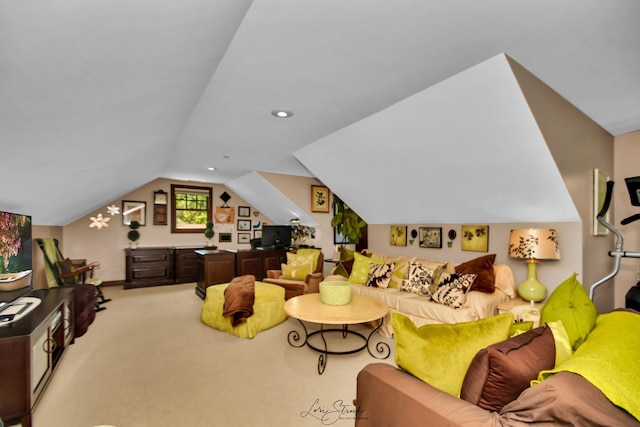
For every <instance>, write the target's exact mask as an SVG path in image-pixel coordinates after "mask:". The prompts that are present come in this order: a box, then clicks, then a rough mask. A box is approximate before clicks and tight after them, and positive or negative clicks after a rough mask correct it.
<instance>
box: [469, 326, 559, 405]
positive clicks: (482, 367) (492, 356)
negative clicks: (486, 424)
mask: <svg viewBox="0 0 640 427" xmlns="http://www.w3.org/2000/svg"><path fill="white" fill-rule="evenodd" d="M555 348H556V347H555V343H554V341H553V333H552V332H551V328H549V327H547V326H544V327H540V328H535V329H532V330H530V331H527V332H525V333H522V334H520V335H517V336H515V337H513V338H510V339H508V340H506V341H502V342H499V343H497V344H494V345H491V346H489V347H487V348H484V349H482V350H480V351H479V352H478V353H477V354H476V356H475V357H474V358H473V361H472V362H471V365H470V366H469V369H468V370H467V374H466V376H465V378H464V381H463V383H462V390H461V391H460V398H461V399H463V400H466V401H467V402H470V403H473V404H474V405H477V406H479V407H481V408H484V409H488V410H490V411H499V410H500V409H502V407H503V406H505V405H506V404H507V403H510V402H512V401H513V400H515V399H517V398H518V396H520V393H522V392H523V391H524V390H526V389H527V388H529V383H530V382H531V380H533V379H536V378H537V377H538V373H539V372H540V371H542V370H545V369H553V366H554V363H555V358H556V350H555Z"/></svg>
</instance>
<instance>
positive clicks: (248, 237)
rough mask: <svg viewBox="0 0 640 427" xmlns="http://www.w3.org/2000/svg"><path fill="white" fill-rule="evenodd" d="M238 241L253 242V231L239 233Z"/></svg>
mask: <svg viewBox="0 0 640 427" xmlns="http://www.w3.org/2000/svg"><path fill="white" fill-rule="evenodd" d="M238 243H251V233H238Z"/></svg>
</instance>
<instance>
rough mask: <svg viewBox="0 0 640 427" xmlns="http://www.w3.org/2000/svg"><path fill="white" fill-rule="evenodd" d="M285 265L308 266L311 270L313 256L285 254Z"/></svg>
mask: <svg viewBox="0 0 640 427" xmlns="http://www.w3.org/2000/svg"><path fill="white" fill-rule="evenodd" d="M287 264H288V265H289V266H290V267H300V266H301V265H304V264H309V266H310V267H311V268H312V269H313V255H311V254H294V253H291V252H287Z"/></svg>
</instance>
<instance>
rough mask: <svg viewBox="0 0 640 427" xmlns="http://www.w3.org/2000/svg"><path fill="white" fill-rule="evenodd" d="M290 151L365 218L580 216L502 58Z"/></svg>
mask: <svg viewBox="0 0 640 427" xmlns="http://www.w3.org/2000/svg"><path fill="white" fill-rule="evenodd" d="M327 153H331V158H332V161H331V162H327V161H326V158H327ZM294 154H295V156H296V157H297V158H298V159H299V160H300V161H301V162H302V163H303V164H304V165H305V166H306V167H307V168H308V169H309V170H310V171H312V172H313V173H314V174H315V175H316V176H317V177H318V178H319V179H320V180H321V181H322V182H323V183H325V184H326V185H328V186H329V187H330V188H331V189H332V190H333V191H334V192H335V193H336V194H337V195H338V196H339V197H341V198H342V199H343V200H345V201H346V202H347V203H348V204H349V205H350V206H351V207H352V208H353V209H354V210H355V211H356V212H358V213H359V214H360V215H361V216H362V217H363V218H364V219H365V220H366V221H367V222H368V223H370V224H390V223H391V224H392V223H408V224H419V223H468V222H470V221H474V222H483V223H485V222H486V223H501V222H531V221H542V222H546V221H549V222H565V221H580V217H579V215H578V212H577V210H576V208H575V206H574V204H573V202H572V200H571V197H570V195H569V192H568V191H567V189H566V186H565V185H564V182H563V180H562V177H561V175H560V173H559V171H558V169H557V167H556V165H555V163H554V160H553V157H552V156H551V154H550V152H549V149H548V147H547V145H546V143H545V141H544V139H543V137H542V135H541V133H540V131H539V129H538V127H537V125H536V122H535V119H534V117H533V116H532V114H531V111H530V110H529V108H528V106H527V103H526V100H525V99H524V96H523V94H522V92H521V91H520V88H519V86H518V84H517V82H516V80H515V77H514V76H513V73H512V71H511V68H510V67H509V64H508V61H507V58H506V57H505V55H498V56H496V57H493V58H491V59H489V60H487V61H485V62H483V63H481V64H478V65H476V66H474V67H472V68H470V69H468V70H465V71H463V72H461V73H459V74H457V75H455V76H453V77H451V78H449V79H447V80H445V81H443V82H441V83H438V84H437V85H434V86H432V87H430V88H428V89H426V90H424V91H422V92H420V93H417V94H415V95H413V96H411V97H409V98H407V99H405V100H402V101H400V102H398V103H397V104H395V105H393V106H391V107H389V108H387V109H385V110H383V111H380V112H378V113H376V114H374V115H372V116H370V117H367V118H366V119H363V120H361V121H359V122H357V123H355V124H353V125H351V126H348V127H346V128H344V129H341V130H340V131H338V132H335V133H334V134H332V135H330V136H328V137H325V138H322V139H320V140H319V141H317V142H315V143H313V144H310V145H308V146H306V147H304V148H302V149H300V150H298V151H296V152H295V153H294ZM531 165H535V167H533V166H531ZM354 169H357V173H354Z"/></svg>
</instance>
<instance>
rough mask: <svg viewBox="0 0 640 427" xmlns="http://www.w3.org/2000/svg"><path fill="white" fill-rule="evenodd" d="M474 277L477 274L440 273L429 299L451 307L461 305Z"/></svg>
mask: <svg viewBox="0 0 640 427" xmlns="http://www.w3.org/2000/svg"><path fill="white" fill-rule="evenodd" d="M476 277H478V275H477V274H455V273H442V274H441V275H440V281H439V282H438V286H437V289H436V290H435V292H433V294H432V295H431V300H432V301H434V302H437V303H439V304H443V305H446V306H448V307H452V308H460V307H462V306H463V305H464V302H465V301H466V298H467V291H468V290H469V288H470V287H471V285H472V284H473V281H474V280H475V279H476Z"/></svg>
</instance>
